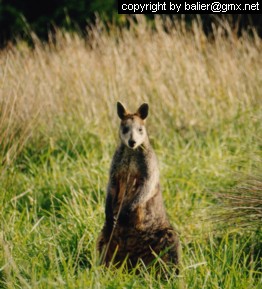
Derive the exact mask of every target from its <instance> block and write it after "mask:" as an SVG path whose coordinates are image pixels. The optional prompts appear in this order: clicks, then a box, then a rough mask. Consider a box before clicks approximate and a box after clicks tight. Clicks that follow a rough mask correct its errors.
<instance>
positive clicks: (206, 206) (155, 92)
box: [0, 18, 262, 289]
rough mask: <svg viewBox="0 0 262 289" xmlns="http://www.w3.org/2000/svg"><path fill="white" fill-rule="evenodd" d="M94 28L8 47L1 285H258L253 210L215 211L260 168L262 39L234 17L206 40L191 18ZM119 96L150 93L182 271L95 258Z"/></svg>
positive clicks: (3, 59)
mask: <svg viewBox="0 0 262 289" xmlns="http://www.w3.org/2000/svg"><path fill="white" fill-rule="evenodd" d="M89 35H90V37H89V40H88V41H87V40H84V39H83V38H82V37H81V36H79V35H76V34H65V33H62V32H61V31H58V32H57V36H56V39H55V42H53V43H51V42H50V43H49V44H42V43H41V42H40V41H38V40H37V39H36V40H35V49H33V50H32V49H30V48H28V46H27V45H26V44H25V43H23V42H22V41H20V42H18V44H17V45H16V46H14V45H10V46H9V47H7V48H6V49H4V50H2V51H0V76H1V77H0V218H1V219H0V220H1V221H0V222H1V231H0V288H10V289H13V288H41V289H43V288H48V289H49V288H67V289H72V288H108V289H109V288H190V289H193V288H195V289H199V288H221V289H226V288H228V289H231V288H234V289H238V288H243V289H249V288H250V289H254V288H257V289H258V288H261V286H262V273H261V270H262V266H261V251H260V254H259V250H261V248H260V247H261V231H260V230H259V229H257V228H256V226H255V225H253V223H252V216H251V219H249V220H248V224H249V225H250V226H238V225H237V223H236V224H235V223H234V221H231V222H228V223H227V222H226V221H225V220H223V221H221V220H220V219H219V214H218V215H217V214H214V216H215V221H216V222H215V223H214V222H212V220H211V219H212V218H211V217H212V216H213V213H214V212H217V211H218V210H221V204H220V203H219V201H218V200H217V199H216V197H215V196H216V194H217V193H222V192H230V190H231V188H234V187H235V186H236V185H237V184H238V182H241V183H242V182H244V183H245V179H246V178H248V177H249V176H253V175H254V174H257V172H259V170H260V172H261V143H262V142H261V141H262V136H261V123H262V114H261V99H262V91H261V87H262V57H261V55H262V54H261V52H262V43H261V40H260V39H259V38H258V37H256V35H254V37H253V38H251V37H249V36H248V35H245V34H244V35H243V36H242V37H241V38H237V37H236V35H235V34H234V31H233V30H232V29H230V27H229V26H228V25H227V24H226V23H223V26H222V27H220V28H218V29H215V28H214V37H210V39H209V38H207V37H206V36H205V35H204V33H203V32H202V28H201V25H200V24H197V23H194V24H193V27H192V29H190V30H187V29H186V27H185V25H184V24H183V23H182V24H181V25H177V26H176V27H172V25H171V24H170V23H165V27H164V28H163V23H162V22H161V21H160V20H157V21H156V27H155V29H154V30H153V31H152V30H151V28H150V27H148V25H147V24H146V22H145V19H144V18H139V19H138V24H137V25H135V24H131V27H130V29H129V30H127V29H123V30H122V31H120V30H118V29H116V28H114V27H112V28H111V30H110V32H109V33H108V32H106V31H105V29H103V27H102V26H101V25H100V24H99V23H98V24H97V27H95V28H94V29H93V30H92V31H90V34H89ZM117 100H120V101H121V102H123V103H124V104H125V105H126V106H127V107H129V108H130V110H135V109H137V108H138V106H139V105H140V104H141V103H142V102H144V101H147V102H148V103H149V107H150V115H149V118H148V122H147V126H148V131H149V135H150V139H151V142H152V145H153V147H154V149H155V151H156V153H157V156H158V159H159V165H160V172H161V186H162V191H163V195H164V199H165V204H166V207H167V211H168V215H169V217H170V219H171V221H172V224H173V225H174V226H175V227H176V228H177V229H178V230H179V232H180V238H181V243H182V248H183V256H182V265H181V266H182V269H181V273H180V276H179V277H176V276H174V275H171V277H169V278H168V279H167V280H161V279H159V278H158V277H155V276H154V275H153V273H152V272H151V273H150V272H147V271H146V269H143V268H142V269H141V274H140V275H135V274H134V273H126V272H125V270H124V269H119V270H114V269H113V268H111V269H105V268H103V267H101V266H99V264H98V255H97V252H96V239H97V236H98V234H99V232H100V230H101V228H102V225H103V221H104V202H105V193H106V192H105V188H106V184H107V179H108V169H109V165H110V161H111V158H112V154H113V152H114V149H115V147H116V145H117V143H118V132H117V129H118V125H119V120H118V118H117V114H116V101H117ZM260 180H261V179H260ZM260 203H261V197H260ZM234 209H237V208H234ZM222 210H223V207H222ZM260 213H261V211H260ZM257 214H258V213H257ZM260 216H261V215H260ZM256 224H258V227H259V225H260V224H259V221H258V222H257V223H256Z"/></svg>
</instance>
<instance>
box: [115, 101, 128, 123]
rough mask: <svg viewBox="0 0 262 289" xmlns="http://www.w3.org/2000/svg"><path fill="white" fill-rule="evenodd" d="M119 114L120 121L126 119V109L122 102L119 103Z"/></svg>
mask: <svg viewBox="0 0 262 289" xmlns="http://www.w3.org/2000/svg"><path fill="white" fill-rule="evenodd" d="M117 114H118V116H119V118H120V119H124V118H125V116H126V114H127V112H126V109H125V107H124V106H123V104H122V103H121V102H117Z"/></svg>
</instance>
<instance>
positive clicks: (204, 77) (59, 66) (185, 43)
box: [0, 17, 262, 161]
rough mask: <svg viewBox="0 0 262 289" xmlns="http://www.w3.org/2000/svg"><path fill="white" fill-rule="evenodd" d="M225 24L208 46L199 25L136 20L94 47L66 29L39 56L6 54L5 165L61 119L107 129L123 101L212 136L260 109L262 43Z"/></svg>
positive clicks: (1, 94)
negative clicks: (223, 123)
mask: <svg viewBox="0 0 262 289" xmlns="http://www.w3.org/2000/svg"><path fill="white" fill-rule="evenodd" d="M224 26H225V27H226V29H224V30H223V29H222V28H221V27H220V28H218V29H216V30H215V31H214V37H213V38H212V40H209V39H207V37H206V36H205V35H204V33H203V31H202V29H201V25H198V24H197V23H194V25H193V29H192V30H190V31H188V30H186V29H185V25H184V24H180V25H176V27H172V25H171V24H168V23H165V29H163V23H162V22H161V20H159V19H157V20H156V29H155V31H152V30H151V28H150V25H148V24H147V23H146V21H145V18H143V17H138V24H134V23H131V28H130V29H129V30H127V29H122V30H121V31H120V30H119V29H116V28H114V29H111V31H110V32H109V33H108V32H106V30H105V29H104V28H103V27H102V26H101V25H100V26H99V25H98V26H97V27H94V29H93V30H92V33H90V40H89V41H88V42H86V41H85V40H84V39H83V38H81V37H80V36H78V35H76V34H68V33H62V32H61V31H60V32H59V31H58V32H57V35H56V41H55V44H54V43H49V44H42V43H41V42H39V41H36V43H35V49H34V50H31V49H30V48H28V46H27V45H26V44H25V43H23V42H20V43H18V45H17V46H11V47H8V48H7V49H5V50H3V51H1V53H0V74H1V80H0V81H1V83H0V128H1V139H0V145H1V151H2V153H1V155H2V158H4V159H5V161H11V160H12V159H13V158H14V157H15V156H16V155H17V154H18V153H19V152H20V151H21V150H22V147H23V145H24V143H25V142H26V141H27V140H28V138H29V137H30V136H32V132H33V131H34V129H35V127H36V126H44V127H45V128H46V129H51V130H52V128H53V126H54V123H55V121H56V117H61V116H66V117H69V118H70V117H75V118H79V119H81V120H83V121H84V123H86V124H90V123H96V124H101V123H103V127H106V130H107V129H108V127H110V126H111V125H112V123H113V122H114V121H111V119H113V120H115V119H116V116H115V113H114V111H115V102H116V100H121V101H123V102H124V103H125V104H127V105H128V106H129V107H131V108H135V107H136V106H137V105H138V104H139V103H141V101H148V102H149V103H150V106H151V112H152V115H153V120H152V121H151V123H152V127H154V126H157V127H158V128H159V127H160V126H161V127H162V128H163V129H164V128H166V127H168V126H170V125H172V126H173V127H176V128H178V129H180V128H184V127H188V126H197V127H199V128H203V129H206V128H207V126H208V125H209V124H212V123H218V122H219V120H220V119H223V118H228V119H230V118H231V117H232V116H233V115H235V114H237V113H238V112H241V111H245V110H246V109H249V107H250V106H253V107H254V106H256V105H259V102H260V100H261V89H260V88H261V81H262V75H261V74H262V57H261V40H260V39H259V38H258V37H257V36H256V35H254V37H253V38H250V37H249V36H248V35H244V36H243V37H242V38H237V37H236V36H235V35H234V33H233V31H232V30H230V28H229V27H228V26H226V24H225V25H224ZM225 30H226V33H225ZM225 34H228V35H227V37H226V36H225ZM108 120H110V121H108ZM154 123H155V124H154ZM106 130H105V131H106ZM14 139H16V140H17V139H19V141H18V140H17V141H13V140H14ZM3 152H4V153H3Z"/></svg>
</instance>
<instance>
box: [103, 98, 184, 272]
mask: <svg viewBox="0 0 262 289" xmlns="http://www.w3.org/2000/svg"><path fill="white" fill-rule="evenodd" d="M148 110H149V106H148V104H146V103H144V104H142V105H141V106H140V107H139V108H138V110H137V112H136V113H130V112H128V111H127V110H126V109H125V107H124V106H123V105H122V104H121V103H120V102H118V103H117V113H118V116H119V118H120V119H121V124H120V129H119V137H120V145H119V146H118V148H117V149H116V151H115V154H114V156H113V159H112V163H111V168H110V173H109V182H108V186H107V196H106V205H105V215H106V219H105V224H104V227H103V229H102V232H101V234H100V236H99V238H98V250H99V253H100V256H101V260H102V263H104V264H105V265H106V266H108V265H109V264H110V263H113V264H114V265H115V266H121V264H122V263H123V262H124V261H125V260H127V265H128V267H129V268H132V267H134V266H136V264H137V263H138V262H141V261H142V262H143V263H144V264H145V265H146V266H148V265H151V264H152V263H153V262H154V260H155V259H156V255H158V256H159V257H160V258H161V259H162V260H163V261H164V262H166V263H170V264H173V265H174V266H175V267H176V268H178V263H179V238H178V235H177V233H176V232H175V230H174V229H173V228H172V226H171V225H170V223H169V221H168V218H167V215H166V211H165V207H164V203H163V198H162V193H161V190H160V184H159V169H158V163H157V158H156V155H155V153H154V150H153V148H152V147H151V145H150V142H149V138H148V135H147V132H146V128H145V119H146V118H147V116H148ZM176 272H177V273H178V269H176Z"/></svg>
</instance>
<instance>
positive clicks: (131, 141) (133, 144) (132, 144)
mask: <svg viewBox="0 0 262 289" xmlns="http://www.w3.org/2000/svg"><path fill="white" fill-rule="evenodd" d="M128 144H129V146H130V147H131V148H133V147H134V146H135V144H136V142H135V141H134V140H129V141H128Z"/></svg>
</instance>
